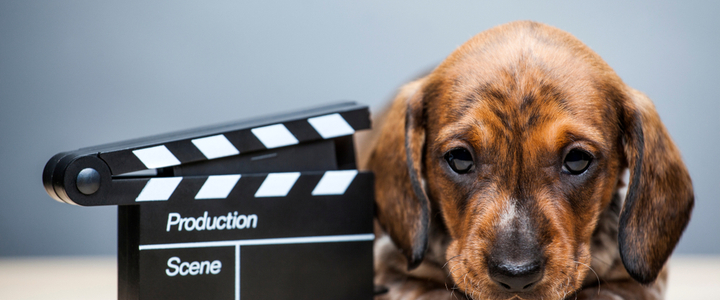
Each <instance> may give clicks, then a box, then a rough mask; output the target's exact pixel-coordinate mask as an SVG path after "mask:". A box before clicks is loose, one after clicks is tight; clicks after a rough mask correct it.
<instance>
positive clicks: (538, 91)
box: [360, 22, 694, 300]
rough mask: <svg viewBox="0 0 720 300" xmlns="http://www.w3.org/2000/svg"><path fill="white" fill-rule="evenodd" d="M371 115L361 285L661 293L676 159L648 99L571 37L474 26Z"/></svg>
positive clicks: (680, 179) (683, 194) (396, 292)
mask: <svg viewBox="0 0 720 300" xmlns="http://www.w3.org/2000/svg"><path fill="white" fill-rule="evenodd" d="M377 121H378V122H377V123H379V124H376V128H378V129H377V131H376V132H373V133H371V137H369V139H370V141H367V142H364V143H360V144H361V145H363V144H367V145H370V146H369V147H370V149H366V150H365V154H364V155H362V154H361V165H363V166H364V168H366V169H369V170H372V171H374V173H375V176H376V183H375V189H376V191H375V193H376V206H377V207H376V235H377V238H376V241H375V272H376V274H375V283H376V284H377V285H380V286H384V287H385V288H386V289H387V290H388V291H387V292H386V293H384V294H381V295H378V296H376V299H476V300H479V299H544V300H549V299H635V300H637V299H662V298H663V292H664V284H665V281H666V271H665V268H664V265H665V262H666V261H667V259H668V257H669V256H670V254H671V253H672V251H673V248H674V247H675V245H676V244H677V242H678V239H679V238H680V235H681V234H682V232H683V230H684V229H685V227H686V225H687V223H688V221H689V218H690V213H691V211H692V208H693V201H694V200H693V199H694V196H693V189H692V183H691V181H690V177H689V175H688V171H687V170H686V168H685V166H684V164H683V162H682V160H681V157H680V153H679V151H678V149H677V147H676V146H675V145H674V143H673V142H672V140H671V139H670V136H669V135H668V133H667V130H666V129H665V127H664V126H663V124H662V123H661V122H660V118H659V116H658V114H657V112H656V111H655V108H654V106H653V104H652V102H651V101H650V99H648V98H647V96H645V95H644V94H642V93H640V92H638V91H636V90H634V89H632V88H630V87H628V86H627V85H625V84H624V83H623V82H622V80H620V78H619V77H618V76H617V75H616V74H615V72H614V71H613V70H612V69H611V68H610V67H609V66H608V65H607V64H606V63H605V62H604V61H603V60H602V59H601V58H600V56H598V55H597V54H596V53H595V52H593V51H592V50H590V49H589V48H588V47H587V46H585V45H584V44H583V43H581V42H580V41H578V40H577V39H576V38H575V37H573V36H571V35H570V34H568V33H566V32H564V31H561V30H558V29H556V28H553V27H550V26H547V25H543V24H538V23H534V22H515V23H510V24H507V25H503V26H499V27H496V28H493V29H490V30H488V31H486V32H483V33H480V34H479V35H477V36H475V37H474V38H472V39H471V40H470V41H468V42H467V43H465V44H464V45H462V46H460V47H459V48H458V49H457V50H456V51H454V52H453V53H452V54H451V55H450V56H449V57H448V58H447V59H446V60H445V61H443V62H442V63H441V64H440V65H439V66H438V67H437V68H436V69H435V70H433V71H432V72H431V73H429V74H428V75H427V76H425V77H423V78H421V79H419V80H416V81H414V82H411V83H409V84H407V85H405V86H404V87H403V88H402V89H401V90H400V92H399V94H398V95H397V97H396V98H395V100H394V101H393V102H392V103H391V105H390V106H389V108H388V109H387V110H386V111H385V112H384V114H383V116H382V117H381V118H380V120H377ZM378 125H379V126H378ZM361 153H362V151H361ZM626 170H627V173H629V176H628V178H629V180H628V182H627V186H626V184H625V183H624V180H623V173H624V172H625V171H626ZM625 190H626V192H625Z"/></svg>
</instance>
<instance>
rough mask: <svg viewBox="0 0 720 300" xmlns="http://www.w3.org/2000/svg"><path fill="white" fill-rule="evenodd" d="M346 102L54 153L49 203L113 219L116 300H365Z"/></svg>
mask: <svg viewBox="0 0 720 300" xmlns="http://www.w3.org/2000/svg"><path fill="white" fill-rule="evenodd" d="M369 127H370V120H369V112H368V108H367V107H366V106H361V105H358V104H356V103H353V102H346V103H338V104H334V105H329V106H324V107H318V108H313V109H308V110H304V111H300V112H295V113H289V114H283V115H276V116H271V117H262V118H257V119H253V120H247V121H241V122H236V123H231V124H224V125H219V126H213V127H206V128H199V129H193V130H188V131H184V132H178V133H172V134H166V135H161V136H155V137H149V138H144V139H138V140H133V141H127V142H122V143H115V144H108V145H103V146H98V147H91V148H85V149H80V150H77V151H72V152H65V153H60V154H58V155H56V156H54V157H53V158H52V159H51V160H50V161H49V162H48V163H47V165H46V167H45V170H44V173H43V183H44V186H45V189H46V191H47V192H48V194H50V196H51V197H53V198H54V199H56V200H59V201H62V202H66V203H70V204H76V205H83V206H93V205H119V210H118V216H119V218H118V223H119V224H118V231H119V232H118V272H119V274H118V275H119V276H118V283H119V286H118V296H119V298H121V299H371V298H372V294H373V286H372V239H373V238H374V236H373V234H372V216H373V201H372V199H373V191H372V190H373V177H372V174H371V173H364V172H358V171H357V170H355V168H356V166H355V152H354V144H353V139H352V134H353V133H354V132H355V131H357V130H362V129H367V128H369Z"/></svg>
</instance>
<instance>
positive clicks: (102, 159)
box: [43, 102, 370, 206]
mask: <svg viewBox="0 0 720 300" xmlns="http://www.w3.org/2000/svg"><path fill="white" fill-rule="evenodd" d="M369 128H370V115H369V110H368V107H367V106H364V105H359V104H356V103H355V102H343V103H337V104H333V105H327V106H322V107H317V108H312V109H308V110H304V111H300V112H294V113H290V114H281V115H274V116H268V117H261V118H256V119H252V120H247V121H242V122H235V123H229V124H223V125H218V126H211V127H206V128H199V129H193V130H188V131H183V132H176V133H171V134H165V135H159V136H154V137H148V138H143V139H138V140H131V141H126V142H120V143H114V144H108V145H103V146H97V147H92V148H85V149H80V150H77V151H72V152H64V153H60V154H58V155H55V156H54V157H53V158H52V159H51V160H50V161H49V162H48V163H47V165H46V166H45V170H44V173H43V183H44V186H45V189H46V191H47V192H48V194H49V195H50V196H52V197H53V198H54V199H56V200H58V201H62V202H65V203H69V204H75V205H83V206H94V205H132V204H139V203H141V202H144V201H163V200H168V199H169V198H170V197H171V196H172V195H173V193H174V192H175V190H176V189H177V188H178V185H179V184H180V182H181V181H182V180H183V178H187V179H191V178H194V179H196V180H204V182H205V183H204V184H203V185H202V186H201V187H200V188H199V189H198V190H197V191H192V192H193V193H195V198H196V199H203V198H223V197H227V195H228V193H229V192H230V190H232V188H233V187H234V186H235V185H236V184H237V182H238V180H239V179H240V177H241V175H240V174H244V173H269V174H268V176H267V177H266V179H265V182H263V185H261V186H260V188H259V189H258V191H257V193H256V196H272V195H275V196H279V194H282V193H287V191H288V190H289V189H290V188H291V187H292V185H293V183H294V182H295V180H297V177H298V176H299V174H300V173H298V172H304V171H325V176H324V177H327V179H322V180H321V181H320V182H319V183H318V184H317V186H316V187H315V189H314V190H313V193H314V194H320V195H322V194H323V193H337V192H338V189H342V188H343V186H344V187H345V188H346V187H347V185H349V184H350V181H352V177H354V175H353V174H356V173H357V171H356V170H355V169H356V165H355V151H354V143H353V137H352V136H353V134H354V133H355V132H356V131H358V130H363V129H369ZM333 149H334V151H333ZM299 158H300V159H299ZM333 158H334V159H333ZM185 192H187V191H185Z"/></svg>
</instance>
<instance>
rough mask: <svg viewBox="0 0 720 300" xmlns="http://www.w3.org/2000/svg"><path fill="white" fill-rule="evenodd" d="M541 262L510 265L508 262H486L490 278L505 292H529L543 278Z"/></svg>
mask: <svg viewBox="0 0 720 300" xmlns="http://www.w3.org/2000/svg"><path fill="white" fill-rule="evenodd" d="M543 271H544V266H543V263H542V261H539V260H536V261H530V262H522V263H511V262H508V261H495V260H491V261H489V262H488V272H489V273H490V278H491V279H492V280H493V281H495V283H497V284H498V285H499V286H501V287H502V288H503V289H504V290H505V291H507V292H515V293H517V292H527V291H530V290H531V289H532V288H533V287H534V286H535V284H536V283H538V281H540V279H542V277H543Z"/></svg>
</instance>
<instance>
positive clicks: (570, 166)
mask: <svg viewBox="0 0 720 300" xmlns="http://www.w3.org/2000/svg"><path fill="white" fill-rule="evenodd" d="M591 161H592V156H590V154H588V153H587V152H585V151H582V150H578V149H573V150H570V152H569V153H568V154H567V155H565V161H564V162H563V170H564V171H566V172H569V173H570V174H572V175H578V174H582V172H585V170H587V168H588V167H589V166H590V162H591Z"/></svg>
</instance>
